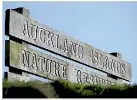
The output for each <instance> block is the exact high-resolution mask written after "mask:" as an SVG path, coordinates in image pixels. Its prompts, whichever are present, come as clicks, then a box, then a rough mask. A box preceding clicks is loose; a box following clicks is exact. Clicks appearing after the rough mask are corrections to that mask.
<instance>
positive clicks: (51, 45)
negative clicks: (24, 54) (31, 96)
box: [5, 9, 131, 81]
mask: <svg viewBox="0 0 137 100" xmlns="http://www.w3.org/2000/svg"><path fill="white" fill-rule="evenodd" d="M5 28H6V29H5V30H6V31H5V32H6V35H9V36H12V37H16V38H18V39H21V40H23V41H25V42H27V43H31V44H33V45H35V46H37V47H40V48H42V49H45V50H49V51H51V52H53V53H56V54H59V55H61V56H63V57H66V58H69V59H71V60H74V61H77V62H79V63H82V64H85V65H88V66H89V67H92V68H95V69H98V70H100V71H103V72H106V73H109V74H112V75H115V76H117V77H119V78H122V79H125V80H128V81H131V64H130V63H128V62H126V61H124V60H122V59H120V58H117V57H115V56H113V55H110V54H109V53H105V52H103V51H101V50H99V49H96V48H94V47H92V46H90V45H88V44H85V43H83V42H80V41H79V40H76V39H74V38H72V37H70V36H67V35H65V34H64V33H62V32H59V31H57V30H54V29H52V28H50V27H48V26H46V25H44V24H41V23H39V22H37V21H35V20H33V19H31V18H29V16H23V15H22V14H20V13H18V12H16V11H13V10H10V9H9V10H7V11H6V27H5ZM76 34H78V33H76ZM85 35H86V34H85ZM91 38H92V37H91ZM93 38H95V37H93Z"/></svg>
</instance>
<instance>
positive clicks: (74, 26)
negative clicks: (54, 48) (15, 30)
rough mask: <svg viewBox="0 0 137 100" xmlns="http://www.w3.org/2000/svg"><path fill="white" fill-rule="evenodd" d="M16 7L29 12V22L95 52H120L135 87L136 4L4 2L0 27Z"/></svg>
mask: <svg viewBox="0 0 137 100" xmlns="http://www.w3.org/2000/svg"><path fill="white" fill-rule="evenodd" d="M17 7H25V8H27V9H29V10H30V17H31V18H32V19H34V20H36V21H38V22H40V23H42V24H45V25H48V26H49V27H51V28H53V29H56V30H58V31H61V32H64V33H65V34H66V35H68V36H71V37H74V38H75V39H78V40H80V41H82V42H84V43H87V44H89V45H91V46H93V47H95V48H97V49H100V50H102V51H105V52H108V53H110V52H119V53H120V54H121V55H122V59H123V60H125V61H127V62H129V63H131V65H132V66H131V67H132V83H137V58H136V57H137V53H136V52H137V45H136V44H137V2H120V1H119V2H95V1H94V2H93V1H92V2H91V1H90V2H89V1H88V2H74V1H73V2H71V1H70V2H53V1H52V2H47V1H45V2H44V1H43V2H36V1H35V2H34V1H33V2H32V1H30V2H29V1H28V2H25V1H18V2H17V1H16V2H15V1H14V2H10V1H4V2H3V26H4V20H5V10H6V9H13V8H17ZM3 30H4V29H3ZM5 39H8V37H7V36H5V35H4V32H3V41H5ZM3 43H4V42H3ZM4 46H5V44H3V47H4ZM3 51H4V50H3ZM3 57H4V53H3ZM3 66H4V61H3ZM5 70H6V68H5V66H4V67H3V72H4V71H5Z"/></svg>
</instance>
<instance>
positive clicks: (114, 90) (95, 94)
mask: <svg viewBox="0 0 137 100" xmlns="http://www.w3.org/2000/svg"><path fill="white" fill-rule="evenodd" d="M136 93H137V85H128V84H121V85H111V86H103V85H100V84H96V85H82V84H77V83H71V82H69V81H64V80H58V81H54V82H52V83H44V82H41V81H29V82H24V81H14V82H8V81H7V80H3V97H6V98H8V97H10V98H11V97H14V98H15V97H17V98H20V97H24V98H104V97H105V98H126V97H130V98H132V97H134V98H135V97H137V95H136Z"/></svg>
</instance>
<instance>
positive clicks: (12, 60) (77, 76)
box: [6, 40, 120, 85]
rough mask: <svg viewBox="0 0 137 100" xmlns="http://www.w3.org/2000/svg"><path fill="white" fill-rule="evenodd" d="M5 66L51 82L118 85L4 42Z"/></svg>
mask: <svg viewBox="0 0 137 100" xmlns="http://www.w3.org/2000/svg"><path fill="white" fill-rule="evenodd" d="M6 47H7V48H6V51H8V52H7V54H6V60H7V61H9V63H7V64H8V65H7V66H10V67H15V68H17V69H21V70H23V71H26V72H30V73H32V74H35V75H38V76H41V77H45V78H49V79H52V80H56V79H65V80H69V81H71V82H75V83H82V84H97V83H98V84H104V85H109V84H116V83H120V81H119V80H115V79H112V78H109V77H106V76H102V75H99V73H94V72H92V71H89V70H87V69H85V68H82V67H80V66H76V65H74V64H72V63H69V62H66V61H64V60H61V59H58V58H55V57H52V56H50V55H47V54H44V53H42V52H40V51H37V50H34V49H32V48H30V47H29V46H28V45H25V44H20V43H17V42H14V41H11V40H10V41H9V40H7V41H6Z"/></svg>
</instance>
